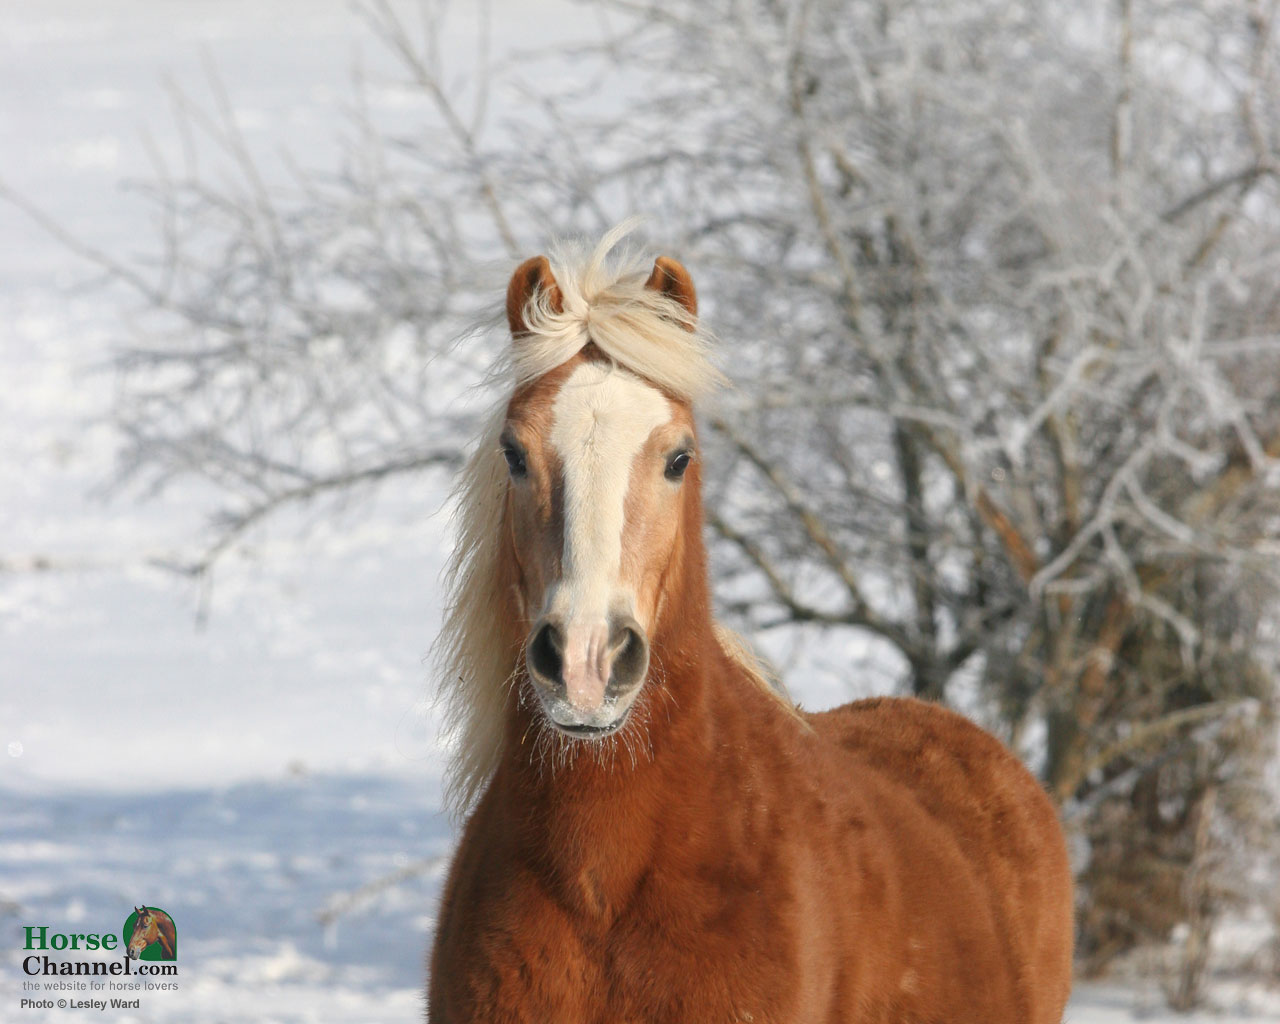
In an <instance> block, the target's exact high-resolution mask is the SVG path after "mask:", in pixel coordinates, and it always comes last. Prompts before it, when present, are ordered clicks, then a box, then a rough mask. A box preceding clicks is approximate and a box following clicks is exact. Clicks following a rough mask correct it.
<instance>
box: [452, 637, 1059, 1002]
mask: <svg viewBox="0 0 1280 1024" xmlns="http://www.w3.org/2000/svg"><path fill="white" fill-rule="evenodd" d="M737 671H739V670H738V669H737V666H735V665H734V664H732V662H730V661H729V659H728V658H727V657H726V658H724V659H723V661H719V660H718V662H717V663H716V664H714V665H711V666H706V672H705V676H706V677H707V678H704V679H703V680H698V681H694V680H688V681H684V680H681V681H679V682H689V683H695V682H701V683H703V685H704V686H705V687H706V690H707V695H708V696H709V697H710V696H711V694H712V693H714V690H715V689H716V688H717V687H716V683H717V682H719V683H720V684H721V687H722V688H723V689H724V690H725V691H728V692H727V693H726V696H732V697H733V698H734V700H733V703H731V704H729V705H728V706H730V707H732V708H733V709H734V713H733V714H732V715H729V716H728V720H726V717H725V716H723V715H721V716H718V717H717V719H716V721H715V723H714V728H709V729H706V730H705V731H704V733H703V735H702V736H701V737H699V739H700V740H701V742H699V743H697V744H696V746H695V745H693V744H689V743H686V742H684V737H682V736H670V737H662V738H661V739H655V750H654V757H653V760H651V761H645V762H644V763H641V764H638V765H637V767H636V769H635V770H634V772H630V773H628V775H627V776H626V780H625V782H624V781H621V779H620V777H619V775H618V774H617V773H616V772H610V771H609V770H608V769H607V768H604V767H601V766H600V765H598V764H595V763H594V762H590V763H584V764H581V765H577V766H575V770H574V771H572V772H571V773H565V774H566V775H571V776H572V778H566V777H562V776H559V775H557V777H556V778H555V779H554V780H551V779H548V778H547V777H546V776H544V777H542V778H538V777H537V776H536V775H535V774H534V773H531V772H530V771H529V770H528V769H527V768H526V767H525V766H523V765H522V764H521V763H520V761H519V759H518V758H517V757H513V758H511V759H510V761H509V762H504V764H503V766H502V767H501V768H500V769H499V771H498V773H497V774H496V775H495V777H494V779H493V783H492V784H491V786H490V788H489V790H488V791H487V793H486V794H485V796H484V798H483V799H482V800H481V802H480V804H479V806H478V807H477V810H476V812H475V814H474V816H473V818H472V820H471V822H470V823H469V825H468V828H467V830H466V834H465V836H464V838H463V841H462V845H461V846H460V847H459V850H458V854H457V859H456V861H455V866H454V871H453V875H452V877H451V878H450V881H449V884H448V886H447V889H446V892H447V894H448V895H447V897H446V901H445V904H444V906H443V908H442V912H441V915H440V919H439V931H438V938H437V945H436V953H435V958H434V961H433V965H432V977H433V979H434V985H433V994H432V1004H431V1011H430V1012H431V1016H430V1019H431V1020H432V1021H440V1022H445V1021H448V1022H455V1021H457V1022H462V1021H468V1022H469V1021H482V1020H483V1021H490V1022H495V1024H496V1022H503V1024H506V1022H512V1024H514V1022H517V1021H519V1022H525V1021H528V1022H533V1021H583V1022H594V1021H599V1022H601V1024H604V1022H610V1021H652V1022H658V1021H669V1022H672V1024H676V1022H691V1021H708V1022H710V1021H756V1022H760V1024H764V1022H790V1021H796V1022H800V1021H805V1022H808V1021H814V1022H818V1021H830V1022H833V1024H834V1022H849V1024H853V1022H857V1024H878V1022H882V1021H883V1022H885V1024H889V1022H894V1024H906V1022H916V1021H919V1022H933V1021H939V1022H942V1021H954V1022H965V1021H974V1022H978V1021H981V1022H986V1024H1004V1022H1007V1024H1056V1022H1057V1021H1058V1020H1060V1015H1061V1010H1062V1006H1063V1004H1064V1003H1065V1001H1066V995H1067V990H1068V987H1069V978H1070V969H1071V968H1070V958H1071V931H1070V921H1071V901H1070V882H1069V875H1068V872H1067V865H1066V858H1065V854H1064V852H1063V849H1062V842H1061V838H1060V834H1059V832H1058V826H1057V820H1056V817H1055V815H1054V812H1053V809H1052V807H1051V806H1050V804H1049V802H1048V800H1047V799H1046V798H1045V797H1044V795H1043V793H1042V791H1041V790H1040V789H1039V786H1038V784H1037V783H1036V782H1035V780H1034V779H1032V778H1031V777H1030V776H1029V775H1027V773H1026V771H1025V769H1023V768H1022V766H1021V765H1020V764H1018V763H1017V762H1016V760H1015V759H1014V758H1013V757H1012V756H1011V755H1010V754H1008V753H1007V752H1006V751H1005V750H1004V749H1003V748H1002V747H1001V746H1000V745H999V744H998V743H996V742H995V741H994V740H993V739H992V738H991V737H989V736H988V735H986V734H985V733H983V732H982V731H981V730H979V729H977V728H976V727H975V726H973V725H971V724H969V723H968V722H966V721H965V720H964V719H962V718H960V717H959V716H958V715H955V714H953V713H951V712H948V711H945V710H943V709H941V708H938V707H936V706H931V705H927V704H923V703H921V702H917V701H912V700H884V701H864V702H859V703H857V704H852V705H848V706H846V707H844V708H840V709H838V710H835V711H831V712H827V713H824V714H820V715H814V716H810V718H809V721H810V723H811V724H812V730H806V729H805V728H804V727H803V725H801V724H799V723H796V722H795V721H793V720H791V719H789V718H788V717H787V716H785V715H779V714H778V713H777V709H776V708H774V707H772V706H771V701H770V699H769V698H768V697H767V696H766V695H763V694H758V693H756V692H753V691H752V689H751V688H748V687H744V686H743V685H742V684H741V681H740V680H739V681H738V685H736V686H732V685H731V680H732V678H733V676H734V674H735V673H736V672H737ZM717 676H720V677H721V678H719V679H718V680H717V679H716V677H717ZM677 682H678V681H676V680H674V679H673V680H669V685H676V684H677ZM689 688H690V689H692V687H689ZM684 696H685V694H683V693H682V694H680V695H678V696H677V702H678V703H679V705H680V706H681V707H684V706H685V705H684V700H683V698H684ZM708 703H709V704H710V703H719V705H720V706H722V707H723V706H725V702H724V701H720V702H716V701H714V700H709V701H708ZM681 724H683V722H682V723H681ZM673 729H675V727H674V726H673ZM899 739H900V740H901V741H902V743H903V745H902V746H901V747H899V746H896V745H895V741H896V740H899ZM664 741H665V742H667V743H671V744H674V745H677V746H678V747H679V749H680V751H681V759H680V761H679V762H678V763H677V762H674V761H668V760H666V759H664V758H663V757H662V752H663V747H664V746H665V743H664ZM691 750H696V752H697V756H690V753H691ZM991 850H996V851H998V856H996V857H994V858H993V857H992V856H991V854H990V852H989V851H991Z"/></svg>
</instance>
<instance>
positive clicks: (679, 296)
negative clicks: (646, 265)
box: [644, 256, 698, 330]
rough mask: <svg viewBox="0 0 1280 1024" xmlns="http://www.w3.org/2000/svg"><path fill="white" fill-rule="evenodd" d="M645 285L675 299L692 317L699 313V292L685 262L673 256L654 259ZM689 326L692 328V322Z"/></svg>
mask: <svg viewBox="0 0 1280 1024" xmlns="http://www.w3.org/2000/svg"><path fill="white" fill-rule="evenodd" d="M644 286H645V287H646V288H650V289H652V290H653V291H656V292H662V294H663V295H666V296H667V297H668V298H672V299H675V300H676V302H678V303H680V305H682V306H683V307H684V308H685V309H686V310H687V311H688V313H689V316H690V317H696V316H697V315H698V293H697V291H696V290H695V289H694V287H693V278H691V277H690V276H689V271H687V270H685V269H684V265H683V264H681V263H679V262H678V261H676V260H673V259H671V257H669V256H659V257H658V258H657V259H656V260H654V261H653V273H651V274H650V275H649V280H647V281H646V282H645V283H644ZM689 327H690V329H691V330H692V324H690V325H689Z"/></svg>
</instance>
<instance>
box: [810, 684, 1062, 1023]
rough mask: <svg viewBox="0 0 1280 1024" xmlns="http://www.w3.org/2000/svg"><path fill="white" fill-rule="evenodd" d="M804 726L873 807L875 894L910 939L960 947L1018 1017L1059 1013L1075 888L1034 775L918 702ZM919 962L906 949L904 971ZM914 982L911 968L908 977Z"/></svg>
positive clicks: (864, 707)
mask: <svg viewBox="0 0 1280 1024" xmlns="http://www.w3.org/2000/svg"><path fill="white" fill-rule="evenodd" d="M810 722H811V724H812V725H813V728H814V730H815V732H816V733H817V734H818V735H819V736H821V737H823V739H824V740H825V741H826V743H827V744H828V746H829V748H830V749H832V750H833V751H835V752H836V764H838V765H839V766H840V767H841V769H842V770H843V771H844V772H845V773H846V775H847V777H848V778H849V782H850V786H851V788H852V789H853V790H855V791H857V792H859V793H861V794H862V795H863V797H864V806H869V807H870V809H871V813H870V818H871V823H870V826H869V831H870V832H871V833H872V834H873V835H874V836H878V839H873V841H871V842H869V843H868V844H866V849H868V850H872V851H874V850H876V849H877V848H879V849H880V850H881V851H885V852H888V854H889V856H888V859H887V860H886V859H885V858H884V857H883V856H882V857H880V858H879V863H880V864H881V867H882V868H883V869H884V870H885V871H886V872H887V875H888V877H887V879H886V880H885V881H884V883H883V888H884V891H885V892H886V893H887V894H888V896H887V897H886V898H888V899H890V900H896V901H897V903H898V906H897V907H896V908H895V909H894V913H895V914H896V915H898V917H899V918H900V920H901V922H902V924H903V925H904V926H905V927H906V929H907V932H909V933H910V936H911V938H912V940H913V941H914V942H916V943H917V944H918V945H920V946H927V945H928V944H929V943H931V942H932V943H935V944H938V948H937V949H935V950H934V952H935V953H941V952H942V946H943V945H946V946H950V947H952V950H951V954H949V955H954V954H955V952H956V950H958V949H959V947H960V946H964V947H965V950H966V952H965V955H966V956H967V957H968V958H969V959H970V960H971V961H973V962H974V964H975V969H974V970H973V971H972V972H967V973H969V974H970V976H971V977H973V978H975V979H977V978H980V979H981V984H982V985H983V986H985V989H986V992H985V993H981V992H980V993H979V995H980V996H982V995H995V994H996V993H997V992H998V991H999V990H1001V989H1005V990H1007V995H1003V996H1000V997H999V1000H998V1001H999V1002H1000V1003H1001V1004H1008V1003H1009V1002H1010V1001H1013V1002H1015V1003H1017V1004H1018V1005H1019V1006H1020V1008H1021V1009H1020V1011H1019V1012H1020V1016H1019V1017H1018V1018H1016V1019H1021V1020H1029V1021H1030V1020H1034V1021H1040V1020H1045V1019H1049V1018H1048V1017H1047V1016H1043V1015H1042V1014H1041V1012H1040V1009H1038V1008H1042V1007H1050V1006H1051V1005H1052V1004H1053V1003H1054V1002H1055V1000H1057V999H1058V994H1059V993H1060V994H1061V1001H1060V1002H1058V1007H1059V1010H1060V1006H1061V1002H1065V997H1066V991H1067V988H1068V986H1069V979H1070V970H1071V935H1072V928H1071V913H1072V899H1073V897H1072V883H1071V875H1070V868H1069V864H1068V861H1067V856H1066V848H1065V843H1064V840H1063V836H1062V829H1061V826H1060V824H1059V822H1058V819H1057V814H1056V811H1055V810H1054V807H1053V805H1052V803H1051V802H1050V800H1049V798H1048V796H1047V795H1046V794H1045V792H1044V790H1043V788H1042V787H1041V786H1040V784H1039V783H1038V782H1037V781H1036V779H1035V777H1034V776H1033V775H1032V774H1031V773H1030V772H1029V771H1028V770H1027V769H1026V767H1025V766H1024V765H1023V764H1022V763H1021V762H1020V761H1019V760H1018V759H1017V758H1016V757H1015V756H1014V755H1013V754H1012V753H1011V752H1010V751H1009V750H1008V749H1007V748H1006V747H1005V746H1004V745H1003V744H1001V743H1000V742H999V741H998V740H997V739H996V738H995V737H993V736H991V735H990V734H989V733H987V732H986V731H984V730H983V729H981V728H979V727H978V726H977V725H975V724H973V723H972V722H970V721H968V720H967V719H966V718H964V717H963V716H961V715H959V714H956V713H955V712H953V711H950V710H948V709H946V708H943V707H941V706H939V705H935V704H929V703H925V702H923V701H918V700H913V699H909V698H877V699H872V700H866V701H858V702H855V703H853V704H849V705H845V706H844V707H841V708H836V709H834V710H832V711H829V712H824V713H821V714H817V715H812V716H810ZM870 856H871V857H872V859H873V861H875V860H876V857H875V854H874V853H872V854H870ZM872 888H874V887H868V889H872ZM929 933H931V937H929ZM927 952H929V950H927V949H917V950H916V951H915V954H911V950H909V949H904V951H903V954H902V958H903V962H904V963H906V962H907V961H909V960H911V959H913V958H914V959H918V958H919V955H921V954H924V953H927ZM909 954H911V955H909ZM945 960H946V956H944V957H943V962H945ZM978 965H981V967H979V966H978ZM908 972H910V973H908ZM918 974H919V972H918V970H916V969H914V968H911V967H910V966H908V968H907V971H904V974H903V977H904V980H905V979H908V978H910V977H913V976H916V975H918ZM1053 1012H1055V1011H1053V1010H1052V1009H1048V1010H1044V1013H1046V1014H1052V1013H1053ZM988 1019H990V1020H992V1021H994V1020H1003V1019H1005V1018H1003V1017H996V1016H992V1017H989V1018H988ZM1054 1019H1055V1020H1056V1018H1054Z"/></svg>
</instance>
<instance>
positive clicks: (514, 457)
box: [502, 443, 529, 479]
mask: <svg viewBox="0 0 1280 1024" xmlns="http://www.w3.org/2000/svg"><path fill="white" fill-rule="evenodd" d="M502 457H503V458H504V459H506V460H507V469H508V470H510V471H511V475H512V476H513V477H515V478H516V479H519V478H520V477H523V476H526V475H527V474H528V472H529V466H528V464H527V463H526V462H525V460H524V452H522V451H521V450H520V449H519V448H517V447H516V446H515V445H514V444H510V443H507V444H504V445H503V446H502Z"/></svg>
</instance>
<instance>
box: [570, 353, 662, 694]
mask: <svg viewBox="0 0 1280 1024" xmlns="http://www.w3.org/2000/svg"><path fill="white" fill-rule="evenodd" d="M673 415H674V411H673V409H672V408H671V403H670V402H669V401H668V400H667V398H666V397H665V396H664V395H663V394H662V393H661V392H659V391H658V390H657V389H656V388H653V387H651V386H649V385H648V384H645V383H644V382H643V381H641V380H640V379H639V378H638V377H635V376H634V375H632V374H630V373H628V372H627V371H625V370H621V369H618V368H617V367H614V366H610V365H608V364H606V363H598V362H587V363H583V364H582V365H581V366H580V367H578V368H577V369H576V370H574V371H573V373H572V374H571V375H570V376H569V379H568V380H566V381H565V382H564V384H563V385H562V386H561V388H560V392H559V394H558V395H557V396H556V400H555V405H554V406H553V408H552V426H551V444H552V447H553V448H554V449H555V451H556V454H557V455H558V456H559V457H560V465H561V469H562V474H563V482H564V484H563V485H564V550H563V553H562V568H561V572H562V576H561V580H560V582H559V583H558V584H557V585H556V586H555V587H554V588H553V589H552V592H551V594H550V595H549V598H548V601H547V607H546V609H545V611H546V613H547V614H550V615H554V616H556V617H557V618H559V619H560V621H561V623H562V625H563V628H564V641H565V650H564V652H563V659H564V661H563V672H564V682H565V687H566V690H567V691H568V693H567V695H568V698H569V701H570V702H571V703H572V704H574V705H576V706H579V707H581V708H584V709H595V708H598V707H599V706H600V705H601V703H602V702H603V700H604V689H605V686H606V685H607V684H608V681H609V664H610V660H611V659H610V657H609V653H608V645H609V612H610V610H611V609H612V608H616V607H618V606H619V605H620V604H621V605H623V606H625V610H626V611H628V612H630V611H631V609H632V607H634V603H635V595H634V594H632V593H630V592H629V591H626V590H625V589H624V587H623V586H622V584H621V582H620V580H619V576H620V575H621V571H622V531H623V527H624V525H625V522H626V508H625V506H626V499H627V489H628V487H629V486H630V483H631V471H632V468H633V464H634V462H635V459H636V456H637V455H638V454H639V453H640V451H641V450H642V449H643V448H644V445H645V442H646V441H648V440H649V436H650V435H651V434H652V433H653V432H654V430H656V429H657V428H658V427H660V426H662V425H663V424H665V423H667V422H669V421H670V420H671V419H672V417H673Z"/></svg>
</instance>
